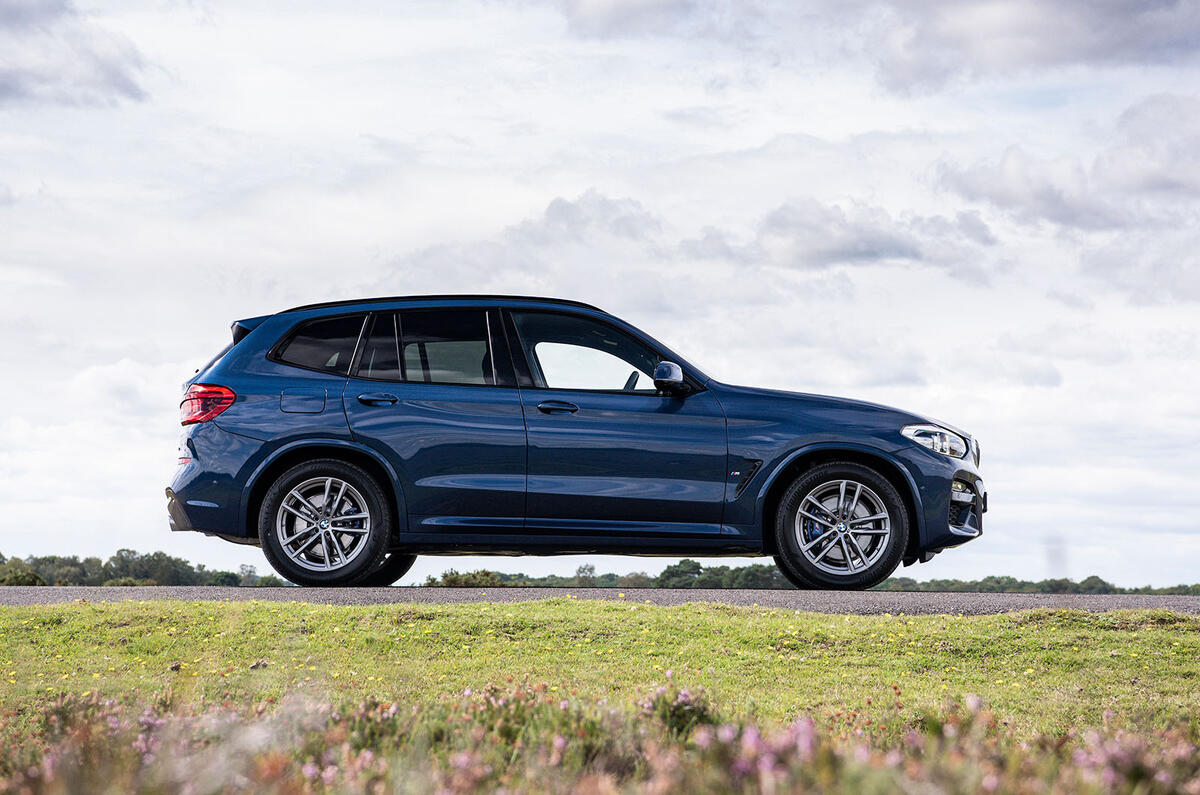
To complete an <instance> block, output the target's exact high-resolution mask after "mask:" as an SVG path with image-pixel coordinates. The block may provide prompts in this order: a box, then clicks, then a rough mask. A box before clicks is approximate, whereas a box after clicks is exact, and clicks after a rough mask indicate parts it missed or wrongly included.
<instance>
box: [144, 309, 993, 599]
mask: <svg viewBox="0 0 1200 795" xmlns="http://www.w3.org/2000/svg"><path fill="white" fill-rule="evenodd" d="M180 412H181V420H182V424H183V435H182V439H181V441H180V447H179V469H178V471H177V473H176V475H175V478H174V481H173V482H172V484H171V486H170V487H169V488H168V489H167V507H168V512H169V515H170V522H171V529H172V530H195V531H199V532H202V533H205V534H207V535H215V536H219V537H221V538H224V539H226V540H228V541H233V542H235V543H239V544H256V545H259V546H261V547H262V550H263V553H264V554H265V555H266V557H267V560H268V561H270V563H271V565H272V566H273V567H274V568H275V570H276V571H278V572H279V573H280V574H281V575H282V576H284V577H286V578H287V579H288V580H291V581H292V582H294V583H297V584H300V585H325V586H340V585H390V584H391V583H394V582H396V581H397V580H398V579H400V578H401V577H402V576H403V575H404V573H405V572H407V571H408V570H409V568H411V567H412V565H413V561H414V560H415V559H416V556H417V555H420V554H430V555H454V554H480V553H483V554H489V553H490V554H500V555H521V554H533V555H554V554H581V553H605V554H631V555H704V556H712V555H771V556H773V557H774V559H775V562H776V564H777V565H778V566H779V568H780V570H781V571H782V572H783V574H784V575H785V576H786V577H787V578H788V580H790V581H791V582H792V583H794V584H795V585H796V586H797V587H800V588H838V589H857V588H868V587H870V586H872V585H875V584H877V583H879V582H881V581H882V580H884V579H885V578H886V577H887V576H888V575H889V574H891V573H892V571H893V570H895V568H896V566H898V565H899V564H900V563H904V564H906V565H908V564H911V563H915V562H917V561H928V560H929V559H930V558H931V557H932V556H933V555H934V554H936V553H937V552H940V551H941V550H943V549H945V548H947V547H952V546H955V545H957V544H961V543H963V542H965V541H968V540H970V539H972V538H975V537H977V536H979V535H980V533H981V532H982V528H983V524H982V519H983V514H984V512H985V511H986V510H987V492H986V490H985V489H984V484H983V481H982V479H981V478H980V475H979V444H978V442H977V441H976V440H975V439H973V438H972V437H970V436H968V435H967V434H965V433H963V432H962V431H959V430H956V429H954V428H951V427H949V426H947V425H944V424H940V423H936V422H932V421H931V420H929V419H927V418H924V417H920V416H917V415H914V414H909V413H908V412H904V411H899V410H897V409H892V408H888V407H885V406H879V405H875V404H871V403H864V402H861V401H855V400H847V399H844V398H836V397H824V396H820V395H808V394H796V393H790V392H781V391H775V390H768V389H754V388H750V387H743V386H732V385H730V384H723V383H720V382H718V381H715V380H713V379H711V378H709V377H708V376H707V375H705V374H704V373H703V372H701V371H700V370H699V369H697V368H696V367H694V366H692V365H690V364H688V363H687V362H686V361H684V360H683V359H682V358H681V357H679V356H678V355H676V354H675V353H673V352H672V351H670V350H669V349H667V348H666V347H665V346H663V345H662V344H660V343H659V342H657V341H655V340H654V339H652V338H650V337H649V336H647V335H646V334H643V333H642V332H641V331H639V330H638V329H636V328H634V327H633V326H631V325H629V324H628V323H624V322H622V321H621V320H619V319H617V318H615V317H613V316H611V315H609V314H607V313H605V312H602V311H601V310H599V309H597V308H595V307H593V306H589V305H587V304H582V303H576V302H572V301H562V300H552V299H547V298H521V297H505V296H424V297H403V298H373V299H367V300H358V301H338V302H334V303H323V304H314V305H310V306H302V307H297V308H295V309H289V310H287V311H285V312H280V313H278V314H275V315H267V316H263V317H255V318H249V319H247V320H239V321H237V322H235V323H234V324H233V341H232V342H231V343H230V344H229V346H228V347H226V348H225V350H224V351H222V352H221V353H220V354H219V355H218V356H217V357H216V358H215V359H213V360H212V361H211V362H209V363H208V364H207V365H206V366H204V367H203V368H201V369H200V370H198V371H196V374H195V375H194V376H193V377H192V378H191V379H190V380H189V381H188V382H187V383H186V384H185V392H184V396H183V401H182V403H181V404H180Z"/></svg>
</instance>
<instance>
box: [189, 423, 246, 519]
mask: <svg viewBox="0 0 1200 795" xmlns="http://www.w3.org/2000/svg"><path fill="white" fill-rule="evenodd" d="M261 448H262V442H260V441H258V440H256V439H249V438H247V437H244V436H239V435H238V434H235V433H230V432H228V431H225V430H222V429H221V428H220V427H219V426H218V425H217V424H216V423H215V422H205V423H200V424H197V425H189V426H187V427H185V428H184V430H183V435H182V437H181V438H180V440H179V454H180V459H181V460H184V461H185V463H182V464H180V466H179V469H177V470H175V477H174V478H173V479H172V480H171V485H170V486H168V487H167V489H166V497H167V518H168V521H169V523H170V527H171V530H174V531H177V532H184V531H196V532H200V533H210V534H212V535H220V536H244V535H245V528H244V527H242V526H241V522H240V520H239V516H240V508H241V499H242V491H243V487H244V485H245V474H244V473H245V472H246V470H247V467H248V465H249V464H250V462H251V461H252V460H253V459H254V458H255V456H256V454H258V453H259V451H260V450H261Z"/></svg>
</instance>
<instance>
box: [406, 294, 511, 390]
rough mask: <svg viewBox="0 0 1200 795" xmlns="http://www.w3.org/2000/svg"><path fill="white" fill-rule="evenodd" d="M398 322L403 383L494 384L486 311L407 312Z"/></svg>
mask: <svg viewBox="0 0 1200 795" xmlns="http://www.w3.org/2000/svg"><path fill="white" fill-rule="evenodd" d="M398 319H399V324H398V325H399V327H400V340H401V342H402V345H401V350H400V366H401V369H402V373H403V375H402V378H403V380H405V381H417V382H424V383H426V384H487V385H494V384H495V383H496V376H495V367H494V365H493V362H492V348H491V345H490V343H489V336H488V321H487V313H486V311H485V310H483V309H439V310H410V311H406V312H400V313H398Z"/></svg>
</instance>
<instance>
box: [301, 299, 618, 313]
mask: <svg viewBox="0 0 1200 795" xmlns="http://www.w3.org/2000/svg"><path fill="white" fill-rule="evenodd" d="M453 299H461V300H467V301H542V302H545V303H547V304H560V305H564V306H578V307H582V308H583V309H594V310H596V311H597V312H603V311H604V310H603V309H600V308H599V307H596V306H592V305H591V304H585V303H583V302H582V301H571V300H569V299H567V298H544V297H540V296H535V295H393V296H388V297H381V298H351V299H347V300H344V301H323V302H321V303H317V304H305V305H303V306H294V307H292V308H291V309H285V310H283V312H280V313H279V314H283V313H284V312H303V311H305V310H308V309H326V308H329V307H337V306H350V305H353V304H383V303H391V302H393V301H442V300H453Z"/></svg>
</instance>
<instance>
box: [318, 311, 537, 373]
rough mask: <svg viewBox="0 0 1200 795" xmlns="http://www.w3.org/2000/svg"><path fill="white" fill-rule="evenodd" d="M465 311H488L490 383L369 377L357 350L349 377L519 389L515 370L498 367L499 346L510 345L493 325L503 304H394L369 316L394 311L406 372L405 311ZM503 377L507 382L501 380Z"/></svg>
mask: <svg viewBox="0 0 1200 795" xmlns="http://www.w3.org/2000/svg"><path fill="white" fill-rule="evenodd" d="M462 310H478V311H481V312H483V314H484V321H485V324H486V329H487V334H488V340H487V342H488V357H489V358H490V360H491V363H492V381H493V383H490V384H463V383H454V382H446V381H408V380H400V381H398V380H396V379H395V378H371V377H369V376H365V375H361V374H360V373H359V365H360V364H361V362H360V361H359V358H360V355H361V351H356V356H355V359H354V366H353V367H351V368H350V375H349V377H350V378H353V379H355V380H356V381H371V382H373V383H378V384H404V385H405V386H465V387H471V388H474V389H479V388H481V387H482V388H487V389H516V388H517V383H516V381H517V379H516V378H515V376H514V373H513V372H511V370H510V371H509V372H501V370H502V368H500V367H498V366H497V364H496V353H495V348H496V346H497V345H503V346H504V348H505V349H508V348H509V347H510V346H509V344H508V340H507V339H504V338H503V337H501V336H500V335H499V334H498V333H497V332H496V331H495V330H494V328H493V325H492V314H493V313H496V312H499V310H500V307H495V306H420V307H411V308H410V307H394V308H390V309H380V310H376V311H372V312H368V315H370V316H375V315H382V314H388V313H391V314H392V315H393V316H394V317H395V318H396V348H397V356H398V357H399V359H400V368H401V372H402V373H403V371H404V358H403V353H404V349H403V345H404V340H403V338H402V335H403V332H404V318H403V316H402V313H404V312H445V311H462ZM350 314H358V313H357V312H353V313H350ZM330 317H334V316H333V315H330ZM365 342H366V338H365V337H364V336H362V335H361V334H360V336H359V348H360V349H361V347H362V346H363V344H364V343H365ZM509 353H510V357H511V351H509ZM510 360H511V359H510ZM501 361H503V359H501ZM428 369H429V368H428V365H426V367H425V370H426V372H428ZM502 380H503V381H504V382H505V383H500V382H501V381H502Z"/></svg>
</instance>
